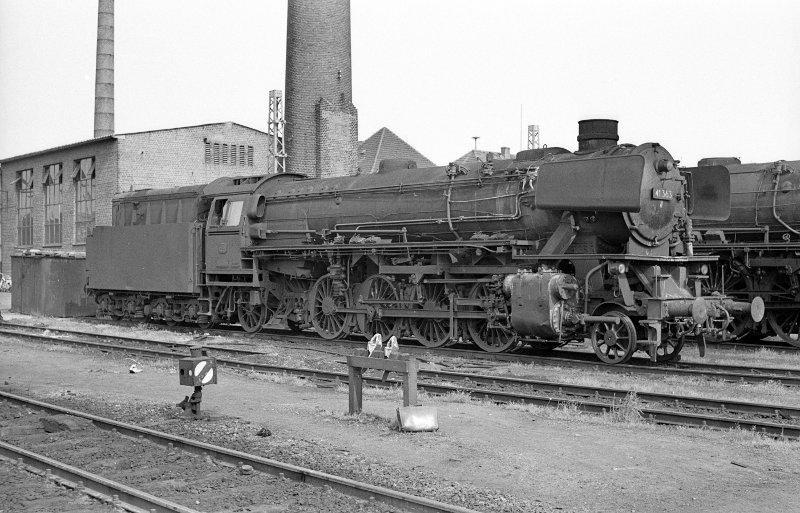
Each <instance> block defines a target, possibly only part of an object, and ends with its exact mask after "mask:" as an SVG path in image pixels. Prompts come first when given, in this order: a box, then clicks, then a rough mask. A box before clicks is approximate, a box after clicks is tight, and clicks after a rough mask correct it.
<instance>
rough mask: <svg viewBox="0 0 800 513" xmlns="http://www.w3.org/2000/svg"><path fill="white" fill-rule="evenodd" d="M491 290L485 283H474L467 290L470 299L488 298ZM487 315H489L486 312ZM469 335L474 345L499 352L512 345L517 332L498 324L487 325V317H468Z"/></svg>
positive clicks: (490, 351) (514, 342)
mask: <svg viewBox="0 0 800 513" xmlns="http://www.w3.org/2000/svg"><path fill="white" fill-rule="evenodd" d="M490 296H491V291H490V290H489V288H488V287H487V285H486V284H485V283H476V284H475V285H474V286H473V287H472V290H470V291H469V297H470V299H481V298H488V297H490ZM486 314H487V317H488V316H489V315H490V313H489V312H486ZM467 330H468V331H469V336H470V338H471V339H472V341H473V342H474V343H475V345H476V346H478V347H480V348H481V349H483V350H484V351H487V352H489V353H500V352H502V351H507V350H508V349H510V348H511V347H514V346H515V345H516V343H517V334H516V333H514V332H513V331H512V330H510V329H508V328H504V327H500V326H494V325H493V326H491V327H490V326H489V319H470V320H469V322H468V323H467Z"/></svg>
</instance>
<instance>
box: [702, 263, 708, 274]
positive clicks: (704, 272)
mask: <svg viewBox="0 0 800 513" xmlns="http://www.w3.org/2000/svg"><path fill="white" fill-rule="evenodd" d="M700 274H708V264H703V265H701V266H700Z"/></svg>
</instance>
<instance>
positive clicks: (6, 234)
mask: <svg viewBox="0 0 800 513" xmlns="http://www.w3.org/2000/svg"><path fill="white" fill-rule="evenodd" d="M87 158H94V175H95V178H94V212H95V217H94V223H95V225H97V224H110V222H111V201H110V199H109V200H108V201H107V202H105V201H102V198H111V196H113V195H114V193H115V192H116V190H117V173H116V169H117V147H116V143H115V142H114V140H113V139H104V140H100V141H97V142H90V143H87V144H83V145H77V146H71V147H68V148H65V149H54V150H53V151H50V152H43V153H39V154H36V155H33V156H31V157H24V158H20V159H17V160H13V161H11V162H3V165H2V167H1V168H0V171H2V187H3V193H2V196H3V208H2V210H0V219H1V222H2V232H0V233H2V237H3V240H2V242H3V263H2V272H3V273H8V274H10V273H11V259H10V256H11V255H12V254H13V253H15V252H19V251H23V250H26V249H41V250H52V251H59V252H73V251H77V252H82V251H84V247H85V240H83V238H82V237H80V236H79V235H77V234H76V225H75V208H76V194H77V192H76V191H77V181H76V179H77V177H73V172H74V169H75V163H76V162H77V161H80V160H82V159H87ZM53 164H61V230H60V232H61V236H60V238H58V240H50V241H47V242H48V243H46V241H45V184H44V183H43V180H44V174H45V167H46V166H50V165H53ZM26 170H31V171H32V173H31V181H30V183H29V184H28V185H29V186H30V195H31V201H30V205H31V210H30V214H31V229H30V240H25V239H27V238H28V237H27V236H25V235H22V236H21V235H20V230H19V223H18V221H19V198H20V194H19V189H20V188H21V187H22V186H23V184H22V183H21V181H18V179H19V177H20V174H21V173H22V172H24V171H26Z"/></svg>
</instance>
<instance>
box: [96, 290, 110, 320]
mask: <svg viewBox="0 0 800 513" xmlns="http://www.w3.org/2000/svg"><path fill="white" fill-rule="evenodd" d="M113 304H114V303H113V301H112V299H111V296H109V295H108V294H103V295H102V296H100V297H98V298H97V313H96V314H95V317H97V318H98V319H108V318H110V317H111V308H112V306H113Z"/></svg>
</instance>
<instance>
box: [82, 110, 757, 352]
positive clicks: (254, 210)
mask: <svg viewBox="0 0 800 513" xmlns="http://www.w3.org/2000/svg"><path fill="white" fill-rule="evenodd" d="M616 127H617V122H616V121H612V120H586V121H582V122H580V123H579V134H580V135H579V137H578V141H579V150H578V151H577V152H575V153H572V152H569V151H567V150H566V149H563V148H545V149H537V150H528V151H523V152H521V153H520V154H518V155H517V157H516V159H515V160H496V161H487V162H479V161H477V162H475V163H474V164H470V165H458V164H450V165H448V166H443V167H434V168H427V169H416V167H415V165H414V164H413V162H409V161H405V160H390V161H384V162H383V163H382V165H381V167H380V170H379V172H378V173H374V174H368V175H358V176H349V177H341V178H328V179H307V178H306V177H304V176H300V175H294V174H286V173H284V174H277V175H269V176H263V177H248V178H241V177H240V178H223V179H218V180H215V181H214V182H211V183H209V184H207V185H204V186H189V187H181V188H176V189H167V190H150V191H137V192H132V193H127V194H123V195H121V196H119V197H117V198H115V199H114V202H113V226H110V227H105V226H98V227H96V228H95V230H94V233H93V234H92V236H91V237H90V238H89V240H88V241H87V267H88V272H89V284H88V290H89V291H90V293H91V294H93V295H94V296H95V298H96V302H97V305H98V306H97V312H98V316H101V317H112V318H121V317H130V318H148V319H160V320H163V321H166V322H167V323H174V322H193V323H197V324H199V325H201V326H209V325H211V324H214V323H220V322H227V323H236V322H238V323H239V324H241V326H242V328H244V330H246V331H248V332H255V331H258V330H260V329H262V327H264V326H269V327H279V328H284V329H292V330H302V329H307V328H313V329H314V330H315V331H316V332H317V333H318V334H319V335H320V336H321V337H323V338H325V339H335V338H337V337H343V336H346V335H349V334H354V333H359V334H363V335H365V336H366V337H369V338H371V337H372V336H373V335H375V334H378V333H379V334H381V335H382V336H383V337H390V336H392V335H396V336H398V337H403V336H406V337H414V338H415V339H417V340H418V341H419V342H420V343H421V344H423V345H425V346H428V347H439V346H443V345H447V344H452V343H457V342H472V343H474V344H475V345H477V346H478V347H480V348H482V349H484V350H486V351H490V352H499V351H507V350H510V349H513V348H516V347H519V346H520V345H521V344H529V345H531V346H533V347H535V348H539V349H553V348H556V347H559V346H561V345H564V344H566V343H569V342H570V341H583V340H585V339H586V338H589V339H590V340H591V343H592V347H593V348H594V351H595V353H596V354H597V356H598V358H600V360H602V361H604V362H607V363H623V362H625V361H627V360H628V359H630V357H631V356H632V355H633V353H634V352H636V351H637V350H644V351H646V352H647V353H648V354H649V356H650V358H651V359H652V360H653V361H656V360H662V361H663V360H670V359H674V358H676V357H677V356H678V354H679V353H680V351H681V349H682V347H683V344H684V340H685V338H686V337H696V338H698V340H699V341H700V342H701V347H702V348H704V346H703V345H702V342H703V341H704V339H705V338H706V337H720V336H723V335H724V334H725V333H726V332H727V330H728V329H729V326H728V325H729V323H730V320H731V319H732V318H741V317H745V316H747V317H749V318H751V319H753V322H756V321H760V320H761V316H762V315H763V302H761V300H760V298H758V297H752V298H751V297H749V296H748V299H747V300H746V301H745V300H737V299H734V298H733V297H730V296H727V295H725V294H723V293H721V291H719V290H715V289H714V287H713V284H711V283H709V280H710V277H711V275H710V274H709V271H710V268H711V266H712V265H714V262H716V260H717V257H715V256H696V255H694V254H693V246H692V243H693V235H694V234H693V228H692V223H693V221H694V220H701V219H703V220H709V221H714V220H721V219H724V218H726V217H727V216H728V213H729V212H728V210H729V201H730V199H729V193H728V189H727V183H728V176H727V171H726V170H725V169H724V168H713V169H708V170H705V171H706V172H703V173H687V172H682V171H681V170H679V169H678V167H677V166H676V163H675V161H674V159H673V158H672V156H671V155H670V154H669V152H668V151H667V150H666V149H665V148H663V147H662V146H660V145H659V144H656V143H647V144H642V145H639V146H634V145H629V144H622V145H618V144H617V140H618V136H617V132H616Z"/></svg>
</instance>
